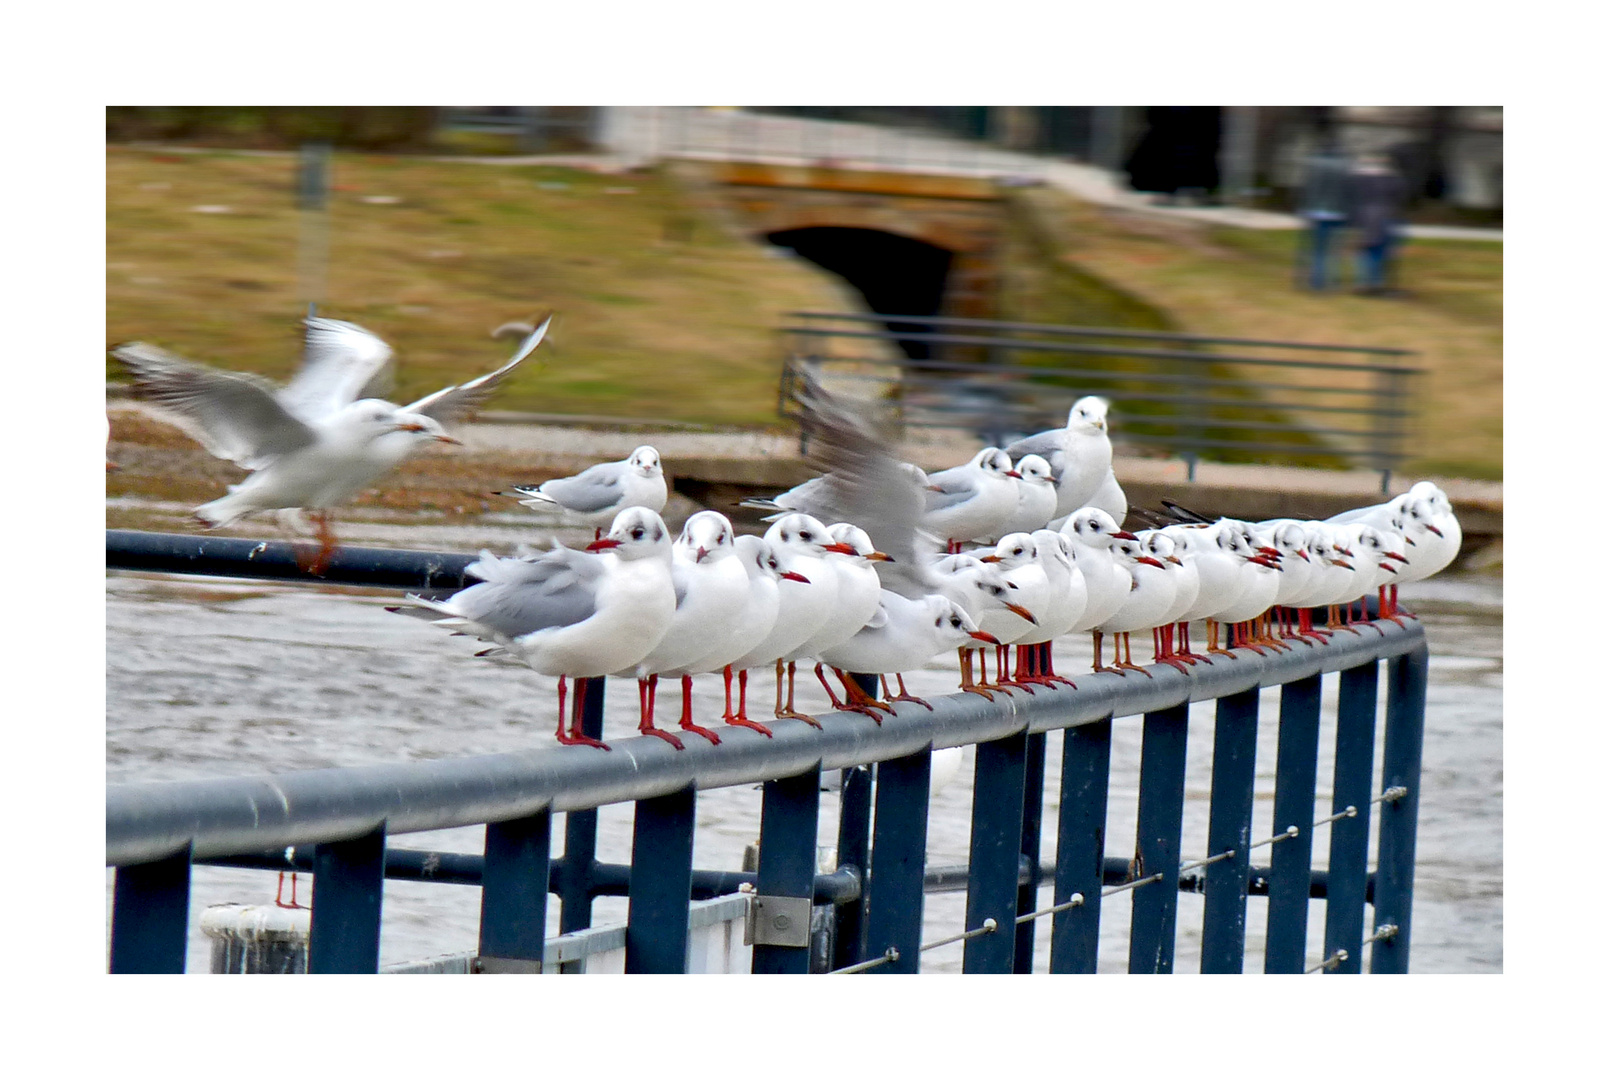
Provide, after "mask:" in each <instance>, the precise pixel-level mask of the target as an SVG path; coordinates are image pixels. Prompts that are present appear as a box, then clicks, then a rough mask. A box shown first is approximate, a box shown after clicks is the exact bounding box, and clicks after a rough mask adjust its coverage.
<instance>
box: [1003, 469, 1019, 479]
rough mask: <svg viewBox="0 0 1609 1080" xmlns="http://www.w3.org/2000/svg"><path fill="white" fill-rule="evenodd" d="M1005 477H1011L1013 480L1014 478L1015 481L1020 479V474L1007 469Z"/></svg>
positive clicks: (1014, 470)
mask: <svg viewBox="0 0 1609 1080" xmlns="http://www.w3.org/2000/svg"><path fill="white" fill-rule="evenodd" d="M1006 475H1007V476H1010V477H1013V478H1015V479H1017V480H1021V479H1022V473H1020V472H1018V471H1017V470H1016V469H1007V470H1006Z"/></svg>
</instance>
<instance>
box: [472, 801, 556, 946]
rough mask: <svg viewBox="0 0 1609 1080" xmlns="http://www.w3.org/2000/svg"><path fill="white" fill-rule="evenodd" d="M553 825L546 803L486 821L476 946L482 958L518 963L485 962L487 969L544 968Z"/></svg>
mask: <svg viewBox="0 0 1609 1080" xmlns="http://www.w3.org/2000/svg"><path fill="white" fill-rule="evenodd" d="M552 825H553V815H552V813H551V812H550V811H549V810H547V809H543V810H540V811H538V812H537V813H535V814H530V815H528V816H526V817H522V818H515V819H514V820H512V821H492V822H488V823H487V825H486V856H485V861H484V862H483V863H482V870H481V893H480V944H479V948H478V951H479V954H480V957H481V959H482V960H483V961H486V960H489V959H492V958H495V959H497V960H511V961H516V962H518V964H517V965H501V966H498V965H487V966H486V967H485V968H484V970H505V971H507V970H532V971H539V970H541V964H542V950H543V946H544V944H545V939H546V936H547V902H548V865H549V856H550V851H549V847H550V844H551V841H552ZM525 965H529V967H526V966H525Z"/></svg>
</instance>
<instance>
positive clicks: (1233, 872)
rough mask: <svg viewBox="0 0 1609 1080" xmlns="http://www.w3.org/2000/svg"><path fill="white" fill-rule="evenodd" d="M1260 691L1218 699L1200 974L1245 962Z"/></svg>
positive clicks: (1233, 969)
mask: <svg viewBox="0 0 1609 1080" xmlns="http://www.w3.org/2000/svg"><path fill="white" fill-rule="evenodd" d="M1260 695H1261V690H1260V688H1259V687H1255V686H1254V687H1252V688H1250V689H1249V690H1243V691H1241V692H1240V693H1238V694H1230V695H1229V696H1227V697H1221V698H1219V699H1218V711H1217V721H1216V723H1215V724H1214V730H1213V737H1212V797H1211V803H1210V809H1209V811H1208V826H1207V851H1208V852H1210V853H1212V854H1211V856H1210V858H1209V860H1208V865H1207V866H1206V871H1207V873H1206V886H1205V890H1206V904H1205V908H1206V910H1205V913H1204V915H1203V921H1202V931H1201V971H1202V973H1203V974H1232V975H1238V974H1240V972H1241V971H1242V969H1243V968H1244V966H1245V959H1246V881H1247V879H1248V878H1249V877H1250V876H1251V812H1252V796H1253V793H1254V789H1255V787H1256V783H1257V773H1256V768H1257V707H1258V704H1259V698H1260ZM1231 851H1233V854H1232V855H1228V853H1229V852H1231ZM1225 855H1228V857H1224V856H1225Z"/></svg>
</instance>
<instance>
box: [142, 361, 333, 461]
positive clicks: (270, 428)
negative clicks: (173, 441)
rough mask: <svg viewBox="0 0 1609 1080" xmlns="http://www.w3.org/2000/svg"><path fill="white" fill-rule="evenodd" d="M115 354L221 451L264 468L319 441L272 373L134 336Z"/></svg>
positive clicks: (148, 390)
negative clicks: (203, 359) (192, 356)
mask: <svg viewBox="0 0 1609 1080" xmlns="http://www.w3.org/2000/svg"><path fill="white" fill-rule="evenodd" d="M112 355H113V356H114V357H116V358H117V359H118V360H119V361H121V362H122V363H123V365H124V366H125V367H127V368H128V369H129V370H130V371H131V372H133V373H134V394H135V396H136V397H138V398H140V399H142V400H145V401H149V402H151V403H152V404H154V405H160V406H163V407H164V408H166V409H168V410H170V411H171V412H172V414H173V416H174V419H175V422H176V423H178V425H179V426H180V427H182V428H184V430H185V431H187V432H188V433H189V434H190V435H191V436H192V437H194V438H195V440H196V441H197V442H199V443H201V445H202V446H205V447H206V448H207V450H208V451H209V452H210V453H212V454H214V455H215V456H217V457H221V458H224V459H225V460H228V461H233V462H234V463H235V464H237V465H239V466H241V467H242V468H246V469H261V468H262V467H264V466H265V465H267V464H268V463H269V462H271V461H273V460H274V459H275V458H277V457H279V456H280V455H281V454H288V453H290V452H291V451H292V450H299V449H301V448H302V447H304V446H309V445H311V444H312V443H313V441H314V439H315V436H314V434H313V430H312V429H311V428H309V427H308V426H307V425H306V424H304V423H302V422H301V421H300V420H298V419H297V418H296V417H294V416H292V415H291V414H290V413H288V412H286V411H285V409H284V407H283V406H282V405H281V404H280V403H279V400H278V399H277V397H276V392H277V389H278V388H277V387H275V386H274V384H273V383H271V382H269V381H268V380H267V379H264V378H261V377H259V376H256V375H250V374H247V373H245V372H240V371H221V370H219V369H218V368H211V367H207V366H206V365H205V364H197V363H194V362H192V361H189V360H185V359H182V358H181V357H178V356H175V355H173V354H172V353H170V352H168V351H167V350H165V349H159V348H157V347H156V346H155V345H147V344H146V343H145V342H143V341H131V342H129V343H128V344H127V345H119V346H118V347H117V348H115V349H113V350H112Z"/></svg>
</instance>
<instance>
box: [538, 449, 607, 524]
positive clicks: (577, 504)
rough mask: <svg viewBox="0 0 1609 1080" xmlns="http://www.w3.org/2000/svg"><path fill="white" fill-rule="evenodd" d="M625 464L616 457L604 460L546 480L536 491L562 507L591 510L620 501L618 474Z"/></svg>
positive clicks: (586, 511)
mask: <svg viewBox="0 0 1609 1080" xmlns="http://www.w3.org/2000/svg"><path fill="white" fill-rule="evenodd" d="M628 467H629V466H626V465H622V464H621V463H620V462H618V461H607V462H604V463H603V464H601V465H594V466H592V467H591V468H590V469H587V470H585V471H584V472H581V473H578V474H576V475H575V476H566V477H563V478H562V479H558V480H549V481H548V482H547V483H545V484H543V485H541V486H540V487H539V488H537V491H538V492H539V493H541V494H543V495H546V496H547V497H548V498H550V499H552V500H553V501H554V502H556V503H558V504H559V505H560V506H562V507H564V508H565V509H566V510H574V511H575V512H576V513H579V514H595V513H597V512H598V511H600V510H607V509H609V508H610V507H611V506H613V505H615V504H616V503H618V502H619V501H620V496H621V489H620V475H621V473H622V472H623V471H624V470H625V469H627V468H628Z"/></svg>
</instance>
